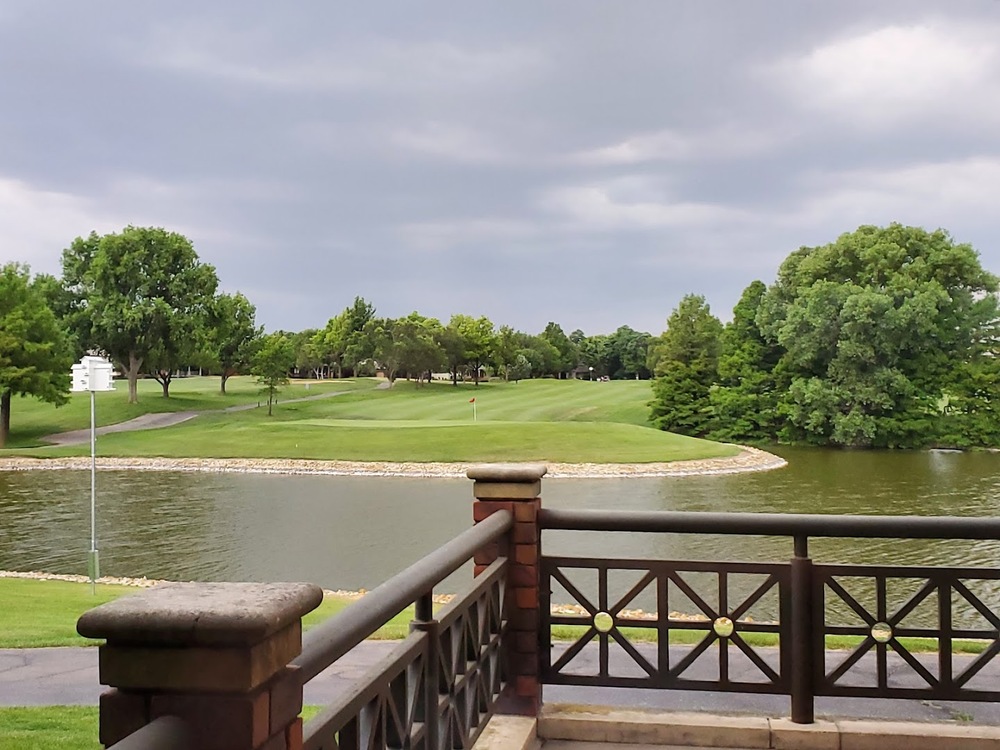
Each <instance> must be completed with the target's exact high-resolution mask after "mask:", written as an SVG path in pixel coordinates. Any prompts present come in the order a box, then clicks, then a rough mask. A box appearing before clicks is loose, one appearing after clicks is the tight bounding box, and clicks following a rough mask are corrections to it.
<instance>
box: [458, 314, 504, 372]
mask: <svg viewBox="0 0 1000 750" xmlns="http://www.w3.org/2000/svg"><path fill="white" fill-rule="evenodd" d="M448 325H449V327H452V328H454V329H455V330H456V331H458V333H459V335H460V336H461V337H462V342H463V346H464V348H465V363H466V364H467V365H468V366H469V367H470V368H471V369H472V373H473V377H474V378H475V380H474V382H475V384H476V385H479V378H480V375H481V374H482V369H483V366H484V365H485V364H486V363H487V362H489V361H490V359H491V357H492V356H493V348H494V346H495V345H496V331H495V327H494V325H493V322H492V321H491V320H490V319H489V318H487V317H486V316H485V315H481V316H480V317H478V318H473V317H472V316H471V315H453V316H452V317H451V321H449V323H448Z"/></svg>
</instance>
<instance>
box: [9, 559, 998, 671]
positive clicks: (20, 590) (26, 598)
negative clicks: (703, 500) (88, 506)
mask: <svg viewBox="0 0 1000 750" xmlns="http://www.w3.org/2000/svg"><path fill="white" fill-rule="evenodd" d="M136 591H137V589H136V588H134V587H131V586H110V585H99V586H98V587H97V595H96V596H95V595H93V594H91V593H90V584H89V583H71V582H67V581H44V580H34V579H23V578H0V648H27V647H42V646H93V645H97V644H98V641H93V640H89V639H86V638H81V637H80V636H79V635H77V634H76V621H77V619H78V618H79V617H80V615H81V614H83V613H84V612H85V611H87V610H88V609H92V608H93V607H96V606H97V605H98V604H102V603H104V602H106V601H111V600H112V599H116V598H118V597H119V596H124V595H126V594H131V593H136ZM350 603H351V600H349V599H346V598H343V597H337V596H332V595H327V596H326V597H325V598H324V599H323V603H322V604H321V605H320V606H319V607H318V608H317V609H316V610H314V611H313V612H310V613H309V614H308V615H306V617H305V618H304V619H303V624H304V626H305V628H306V629H307V630H308V629H309V628H311V627H314V626H315V625H317V624H319V623H320V622H322V621H323V620H325V619H327V618H328V617H331V616H333V615H335V614H337V613H338V612H340V611H341V610H342V609H344V607H347V606H348V605H350ZM413 615H414V613H413V608H412V607H410V608H407V609H406V610H404V611H403V612H401V613H400V614H398V615H397V616H396V617H394V618H393V619H392V620H390V621H389V622H388V623H387V624H386V625H384V626H383V627H382V628H380V629H379V630H378V631H377V632H376V633H375V634H374V635H373V636H372V637H373V638H374V639H383V640H384V639H388V640H393V639H401V638H404V637H405V636H406V634H407V633H408V632H409V623H410V620H412V619H413ZM705 627H706V630H707V628H708V622H707V621H706V623H705ZM583 632H584V629H583V628H582V627H580V626H571V625H565V626H557V627H554V628H553V630H552V636H553V638H554V639H556V640H576V639H577V638H579V637H580V636H581V635H582V634H583ZM622 633H623V634H624V635H625V636H626V637H627V638H629V639H630V640H632V641H636V642H655V641H656V630H655V628H634V627H625V628H622ZM704 635H705V633H704V632H701V631H693V630H675V631H671V633H670V642H671V643H673V644H678V645H682V644H690V643H697V642H699V641H700V640H702V638H703V637H704ZM743 638H744V639H745V640H746V641H747V642H748V643H750V644H751V645H755V646H776V645H777V642H778V641H777V638H776V636H774V635H771V634H768V633H744V634H743ZM859 640H860V639H858V638H856V637H851V636H829V637H828V638H827V648H830V649H847V648H853V647H854V646H856V645H857V644H858V642H859ZM900 642H901V643H903V644H904V645H905V646H906V647H907V648H908V649H909V650H911V651H918V652H929V651H930V652H933V651H936V650H937V641H936V640H934V639H931V638H901V639H900ZM987 645H989V644H988V643H986V642H984V641H972V640H960V641H955V642H954V644H953V649H954V651H955V652H956V653H968V654H978V653H981V652H982V651H983V650H984V649H985V648H986V646H987Z"/></svg>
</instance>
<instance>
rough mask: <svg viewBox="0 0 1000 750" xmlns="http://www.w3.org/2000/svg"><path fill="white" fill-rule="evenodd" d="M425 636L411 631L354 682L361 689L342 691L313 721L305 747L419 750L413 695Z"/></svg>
mask: <svg viewBox="0 0 1000 750" xmlns="http://www.w3.org/2000/svg"><path fill="white" fill-rule="evenodd" d="M428 645H429V637H428V635H427V634H426V633H419V632H415V633H411V634H410V635H409V637H407V638H406V639H405V640H404V641H402V642H401V643H400V644H399V646H397V647H396V648H395V649H393V651H392V653H390V654H389V655H388V656H387V657H385V658H384V659H382V660H381V661H379V662H378V663H376V664H375V665H374V666H373V667H372V668H371V669H370V670H368V672H367V673H366V674H365V676H364V678H362V679H361V680H359V681H358V683H356V684H359V685H361V686H363V687H362V688H361V689H359V690H357V691H355V692H349V693H346V694H345V695H343V696H342V697H341V698H340V699H339V700H338V701H336V702H335V703H333V704H331V705H330V706H328V707H327V708H325V709H324V710H323V711H322V712H320V714H318V715H317V716H316V717H315V718H314V719H313V720H312V725H311V726H312V727H315V730H314V731H313V732H312V733H311V734H310V737H309V738H307V739H306V740H305V742H304V744H303V747H304V748H305V749H306V750H382V748H385V747H398V748H404V747H405V748H413V750H423V747H424V743H423V738H424V727H423V725H422V724H421V723H418V722H417V720H416V718H417V696H418V695H419V693H420V684H421V682H422V681H423V679H424V674H425V669H424V666H425V659H426V656H427V648H428Z"/></svg>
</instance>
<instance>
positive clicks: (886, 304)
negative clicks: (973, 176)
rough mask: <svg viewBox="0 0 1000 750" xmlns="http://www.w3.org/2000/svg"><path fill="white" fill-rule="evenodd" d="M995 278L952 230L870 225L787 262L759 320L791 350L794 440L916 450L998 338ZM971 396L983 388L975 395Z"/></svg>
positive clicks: (785, 406)
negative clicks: (989, 342) (984, 351)
mask: <svg viewBox="0 0 1000 750" xmlns="http://www.w3.org/2000/svg"><path fill="white" fill-rule="evenodd" d="M996 292H997V279H996V278H995V277H994V276H993V275H992V274H990V273H988V272H987V271H985V270H984V269H983V267H982V266H981V264H980V262H979V257H978V254H977V253H976V251H975V250H974V249H973V248H972V247H971V246H970V245H967V244H961V243H956V242H955V241H954V240H952V238H951V237H950V236H949V235H948V233H947V232H945V231H943V230H936V231H933V232H929V231H927V230H924V229H921V228H919V227H908V226H902V225H900V224H892V225H890V226H888V227H875V226H863V227H860V228H859V229H858V230H856V231H854V232H851V233H849V234H844V235H842V236H840V237H839V238H838V239H837V240H836V241H835V242H832V243H830V244H828V245H823V246H821V247H803V248H800V249H799V250H797V251H795V252H793V253H792V254H791V255H790V256H789V257H788V258H787V259H786V260H785V261H784V263H782V265H781V268H780V269H779V272H778V279H777V281H776V282H775V283H774V284H773V285H772V286H771V287H770V288H769V289H768V290H767V293H766V294H765V295H764V296H763V298H762V299H761V304H760V310H759V312H758V315H757V323H758V325H759V328H760V332H761V334H762V335H763V337H764V339H765V340H766V341H767V342H769V343H771V344H776V345H777V346H780V347H781V348H782V349H783V350H784V353H783V354H782V357H781V360H780V362H779V365H778V367H780V368H781V369H782V371H783V376H784V377H787V379H788V388H787V389H786V390H785V392H784V393H783V394H782V397H781V399H780V401H779V410H780V411H781V413H782V414H783V416H784V418H785V423H784V427H783V432H782V437H783V438H784V439H786V440H793V441H808V442H812V443H817V444H823V445H826V444H829V445H841V446H848V447H915V446H920V445H927V444H931V443H934V442H936V441H937V440H938V437H939V434H938V431H939V429H940V425H941V422H942V420H941V417H942V407H941V405H942V404H944V403H946V402H947V399H948V396H949V394H950V393H952V392H956V391H959V390H962V388H963V378H966V377H967V376H968V373H970V372H971V371H970V370H969V369H968V368H966V367H964V365H965V363H968V362H971V361H972V360H973V359H974V357H975V356H976V353H977V351H979V349H980V348H981V343H982V342H983V341H984V340H988V339H991V338H992V337H993V336H994V326H995V323H996V320H997V317H998V306H997V295H996ZM972 390H973V391H974V389H972Z"/></svg>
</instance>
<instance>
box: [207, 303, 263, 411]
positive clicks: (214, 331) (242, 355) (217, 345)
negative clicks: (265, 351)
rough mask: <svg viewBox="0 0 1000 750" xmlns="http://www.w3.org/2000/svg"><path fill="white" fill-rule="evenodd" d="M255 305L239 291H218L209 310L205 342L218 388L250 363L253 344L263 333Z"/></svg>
mask: <svg viewBox="0 0 1000 750" xmlns="http://www.w3.org/2000/svg"><path fill="white" fill-rule="evenodd" d="M256 316H257V308H255V307H254V306H253V305H252V304H251V303H250V300H248V299H247V298H246V297H244V296H243V295H242V294H240V293H239V292H236V293H235V294H220V295H218V296H217V297H216V298H215V299H214V300H212V303H211V305H210V306H209V310H208V321H207V336H206V338H207V342H208V354H209V358H210V360H211V362H212V364H213V365H214V366H216V367H218V368H219V377H220V383H219V390H220V392H221V393H222V394H223V395H225V393H226V381H227V380H229V378H230V377H232V376H233V375H235V374H236V373H237V372H239V371H240V370H241V369H243V368H246V367H249V366H250V360H251V358H252V357H253V352H254V347H255V346H256V345H257V343H258V342H259V340H260V337H261V335H262V333H263V331H262V329H261V328H259V327H258V326H257V323H256Z"/></svg>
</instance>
